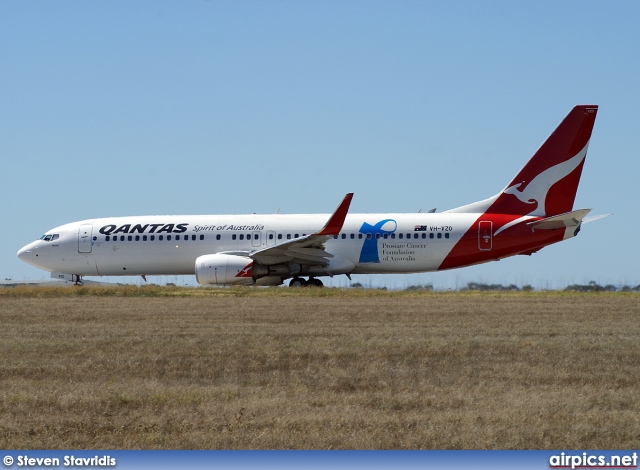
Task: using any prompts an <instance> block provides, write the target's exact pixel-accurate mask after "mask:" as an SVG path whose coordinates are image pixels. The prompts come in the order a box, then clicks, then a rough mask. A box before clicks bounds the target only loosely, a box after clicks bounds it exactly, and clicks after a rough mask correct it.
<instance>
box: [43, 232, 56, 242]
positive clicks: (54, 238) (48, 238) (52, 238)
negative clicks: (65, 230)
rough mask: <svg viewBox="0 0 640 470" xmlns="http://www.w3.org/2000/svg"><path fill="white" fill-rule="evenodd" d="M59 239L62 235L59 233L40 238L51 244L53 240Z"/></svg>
mask: <svg viewBox="0 0 640 470" xmlns="http://www.w3.org/2000/svg"><path fill="white" fill-rule="evenodd" d="M58 238H60V235H59V234H57V233H54V234H50V235H42V236H41V237H40V240H44V241H45V242H50V241H53V240H57V239H58Z"/></svg>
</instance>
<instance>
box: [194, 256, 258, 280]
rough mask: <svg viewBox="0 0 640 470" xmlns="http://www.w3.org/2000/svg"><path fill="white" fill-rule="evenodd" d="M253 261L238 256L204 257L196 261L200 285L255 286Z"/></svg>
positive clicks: (197, 277)
mask: <svg viewBox="0 0 640 470" xmlns="http://www.w3.org/2000/svg"><path fill="white" fill-rule="evenodd" d="M252 267H253V260H252V259H251V258H247V257H246V256H237V255H224V254H214V255H203V256H199V257H198V259H196V279H197V280H198V283H200V284H253V276H252Z"/></svg>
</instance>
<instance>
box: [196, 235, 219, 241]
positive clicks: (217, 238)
mask: <svg viewBox="0 0 640 470" xmlns="http://www.w3.org/2000/svg"><path fill="white" fill-rule="evenodd" d="M194 237H195V235H194ZM200 237H202V238H200V240H202V239H203V238H204V235H200ZM194 240H195V238H194ZM216 240H220V234H218V235H216Z"/></svg>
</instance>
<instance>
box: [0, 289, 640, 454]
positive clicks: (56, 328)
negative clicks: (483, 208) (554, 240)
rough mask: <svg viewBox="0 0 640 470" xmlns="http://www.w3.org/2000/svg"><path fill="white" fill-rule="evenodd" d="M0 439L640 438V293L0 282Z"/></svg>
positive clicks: (470, 444) (315, 445) (457, 444)
mask: <svg viewBox="0 0 640 470" xmlns="http://www.w3.org/2000/svg"><path fill="white" fill-rule="evenodd" d="M0 338H1V339H0V448H4V449H40V448H44V449H78V448H99V449H165V448H166V449H495V448H502V449H550V448H570V449H573V448H592V449H598V448H612V449H629V448H637V446H638V442H640V295H639V294H626V293H613V294H609V293H598V294H576V293H571V294H569V293H538V292H533V293H504V294H495V293H473V292H469V293H437V292H436V293H428V292H426V293H406V292H395V293H394V292H381V291H374V290H362V289H358V290H356V289H350V290H341V289H298V290H295V289H180V288H173V289H172V288H159V287H152V286H151V287H147V288H137V287H118V288H86V287H85V288H4V289H0Z"/></svg>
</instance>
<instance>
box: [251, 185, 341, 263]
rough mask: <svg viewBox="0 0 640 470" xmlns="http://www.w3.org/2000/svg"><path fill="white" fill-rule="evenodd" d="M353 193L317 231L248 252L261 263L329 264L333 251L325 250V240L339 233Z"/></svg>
mask: <svg viewBox="0 0 640 470" xmlns="http://www.w3.org/2000/svg"><path fill="white" fill-rule="evenodd" d="M352 198H353V193H348V194H347V195H346V196H345V197H344V199H343V200H342V202H341V203H340V205H339V206H338V208H337V209H336V210H335V212H334V213H333V214H332V215H331V217H329V220H328V221H327V223H326V224H325V225H324V227H322V228H321V229H320V230H319V231H317V232H316V233H312V234H311V235H306V236H304V237H298V238H294V239H293V240H287V241H286V242H285V243H281V244H279V245H276V246H270V247H267V248H263V249H261V250H257V251H252V252H251V253H249V254H247V255H246V256H248V257H249V258H251V259H253V260H255V261H257V262H258V263H260V264H263V265H266V266H269V265H273V264H279V263H287V262H296V263H300V264H305V265H317V266H328V265H329V259H330V258H333V255H332V254H331V253H328V252H327V251H325V249H324V248H325V246H324V244H325V242H326V241H327V240H329V239H331V238H332V237H333V236H334V235H338V234H339V233H340V230H342V226H343V225H344V220H345V218H346V217H347V212H348V211H349V206H350V205H351V199H352Z"/></svg>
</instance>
